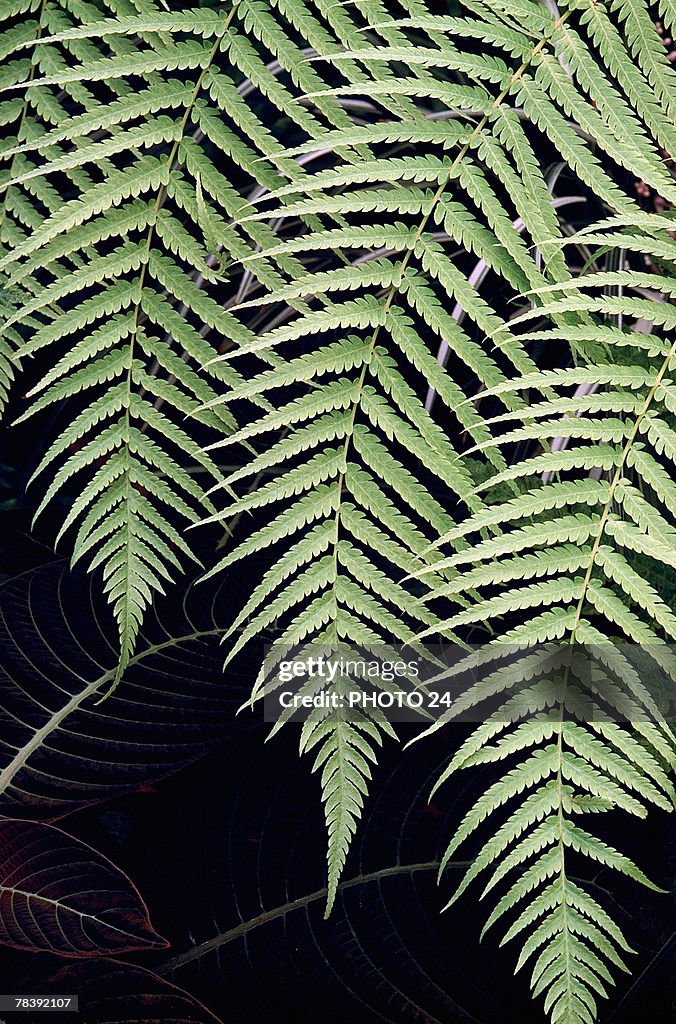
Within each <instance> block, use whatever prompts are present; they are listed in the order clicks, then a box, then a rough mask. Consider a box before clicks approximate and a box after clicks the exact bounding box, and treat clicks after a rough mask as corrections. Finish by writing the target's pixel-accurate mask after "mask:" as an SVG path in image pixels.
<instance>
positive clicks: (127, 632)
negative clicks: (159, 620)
mask: <svg viewBox="0 0 676 1024" xmlns="http://www.w3.org/2000/svg"><path fill="white" fill-rule="evenodd" d="M236 10H237V0H235V3H233V5H232V7H231V9H230V11H229V13H228V15H227V17H226V19H225V21H224V24H223V28H222V30H221V32H220V33H219V34H218V35H217V37H216V39H215V42H214V44H213V46H212V48H211V51H210V53H209V57H208V59H207V61H206V62H205V64H204V66H203V68H202V69H201V71H200V74H199V76H198V78H197V81H196V82H195V87H194V89H193V91H192V95H191V97H190V101H189V102H188V103H187V104H186V107H185V110H184V112H183V116H182V118H181V121H180V124H179V129H178V132H177V136H178V137H177V138H176V139H175V140H174V143H173V145H172V147H171V150H170V151H169V155H168V157H167V163H166V167H167V178H168V177H169V175H170V174H171V173H172V172H173V171H174V170H175V169H176V166H177V156H178V152H179V148H180V145H181V142H182V141H183V138H184V135H185V130H186V127H187V125H188V122H189V120H190V116H191V114H192V111H193V109H194V107H195V103H196V102H197V100H198V98H199V95H200V92H201V91H202V86H203V84H204V79H205V77H206V75H207V73H208V72H209V70H210V68H211V66H212V64H213V62H214V60H215V59H216V56H217V55H218V52H219V50H220V48H221V45H222V43H223V39H224V38H225V36H226V33H227V31H228V29H229V27H230V25H231V23H232V19H233V17H234V15H235V12H236ZM166 195H167V185H162V186H161V187H160V188H159V189H158V191H157V196H156V197H155V202H154V204H153V217H152V218H151V221H150V224H149V226H148V230H147V232H146V239H145V246H144V249H145V259H144V260H143V261H142V264H141V268H140V270H139V276H138V295H137V298H136V302H135V304H134V310H133V314H132V315H133V325H134V326H133V329H132V331H131V333H130V335H129V369H128V370H127V378H126V384H127V401H126V405H125V412H124V444H125V460H126V468H125V471H124V476H125V494H126V500H125V502H124V509H125V524H124V530H125V538H126V539H125V551H126V563H127V573H126V579H127V580H129V579H130V578H131V576H132V575H133V570H132V556H133V553H132V529H131V520H132V512H131V490H132V483H131V479H130V473H129V454H130V441H131V417H130V412H129V410H130V405H131V395H132V390H133V382H132V373H133V369H134V349H135V345H136V340H137V337H138V331H139V328H140V326H141V325H140V313H141V301H142V297H143V288H144V285H145V280H146V277H147V274H148V265H149V262H150V254H151V250H152V243H153V238H154V235H155V224H156V220H157V214H158V213H159V212H160V210H161V208H162V204H163V202H164V200H165V198H166ZM130 611H131V609H130V605H129V600H128V596H127V599H126V600H125V601H124V611H123V620H122V625H121V628H120V641H121V643H120V658H119V662H118V666H117V670H116V672H115V677H114V679H113V683H112V685H111V687H110V689H109V690H108V691H107V692H106V693H105V694H104V695H103V697H101V698H100V699H99V701H97V703H101V701H103V700H105V699H106V698H107V697H109V696H110V694H111V693H113V692H114V690H115V688H116V687H117V686H118V684H119V682H120V680H121V679H122V676H123V674H124V671H125V669H126V667H127V665H128V664H129V659H130V657H131V649H132V637H133V632H134V631H133V629H132V622H131V618H130Z"/></svg>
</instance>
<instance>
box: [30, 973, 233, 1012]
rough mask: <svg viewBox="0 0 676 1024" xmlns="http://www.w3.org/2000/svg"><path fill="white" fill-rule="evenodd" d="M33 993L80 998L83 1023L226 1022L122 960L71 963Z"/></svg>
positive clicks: (178, 990) (179, 992)
mask: <svg viewBox="0 0 676 1024" xmlns="http://www.w3.org/2000/svg"><path fill="white" fill-rule="evenodd" d="M31 992H35V993H36V994H44V995H50V996H58V995H76V994H77V996H78V998H79V1016H78V1017H77V1019H78V1020H83V1021H85V1022H86V1024H94V1022H96V1024H221V1022H220V1021H219V1020H218V1018H217V1017H214V1015H213V1014H212V1013H211V1012H210V1011H209V1010H207V1008H206V1007H205V1006H203V1005H202V1004H201V1003H200V1002H198V1001H197V1000H196V999H194V998H193V997H192V996H191V995H189V994H188V993H187V992H184V991H183V989H180V988H177V987H176V986H175V985H172V984H171V983H170V982H168V981H164V980H163V979H162V978H158V977H157V975H156V974H153V973H152V972H151V971H146V970H145V969H144V968H142V967H136V966H135V965H132V964H125V963H120V962H119V961H117V960H96V961H91V960H90V961H87V962H83V961H79V962H78V963H73V964H68V965H67V966H66V967H63V968H62V969H61V970H60V971H58V972H57V973H56V974H53V975H51V977H49V978H46V979H43V980H42V981H41V982H40V983H39V984H35V985H33V986H32V988H31ZM75 1019H76V1017H75V1014H73V1020H75Z"/></svg>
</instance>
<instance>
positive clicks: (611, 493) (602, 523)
mask: <svg viewBox="0 0 676 1024" xmlns="http://www.w3.org/2000/svg"><path fill="white" fill-rule="evenodd" d="M674 356H676V341H674V343H673V345H672V346H671V348H670V350H669V352H668V353H667V355H666V357H665V359H664V361H663V363H662V366H661V367H660V369H659V371H658V373H657V376H656V377H655V381H654V383H653V384H652V386H651V388H650V390H649V392H648V394H647V396H646V400H645V402H644V403H643V406H642V408H641V410H640V412H639V413H638V415H637V417H636V419H635V421H634V425H633V427H632V429H631V432H630V434H629V437H628V438H627V441H626V444H625V445H624V448H623V449H622V454H621V455H620V459H619V461H618V464H617V467H616V469H615V472H614V474H613V477H612V480H611V481H610V487H609V489H608V498H607V499H606V502H605V504H604V506H603V512H602V513H601V518H600V520H599V528H598V533H597V535H596V537H595V539H594V544H593V545H592V549H591V553H590V555H589V565H588V566H587V571H586V573H585V575H584V579H583V582H582V592H581V594H580V597H579V600H578V602H577V606H576V609H575V619H574V623H573V627H572V629H571V635H570V643H571V644H572V643H574V642H575V634H576V632H577V630H578V628H579V625H580V620H581V617H582V610H583V608H584V604H585V600H586V597H587V592H588V590H589V584H590V583H591V579H592V574H593V572H594V568H595V564H596V557H597V555H598V552H599V548H600V547H601V541H602V540H603V531H604V529H605V527H606V524H607V522H608V518H609V516H610V512H611V510H612V507H613V501H614V498H615V491H616V490H617V487H618V485H619V483H620V481H621V480H622V473H623V470H624V467H625V464H626V461H627V458H628V457H629V454H630V452H631V449H632V447H633V445H634V442H635V440H636V435H637V434H638V432H639V430H640V427H641V424H642V422H643V420H644V419H645V417H646V415H647V414H648V411H649V409H650V406H651V405H652V402H653V399H654V398H655V393H656V391H657V389H658V387H659V386H660V384H661V383H662V380H663V379H664V375H665V373H666V372H667V370H668V368H669V364H670V363H671V361H672V359H673V358H674Z"/></svg>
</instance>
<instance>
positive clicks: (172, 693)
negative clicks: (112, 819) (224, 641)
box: [0, 564, 250, 818]
mask: <svg viewBox="0 0 676 1024" xmlns="http://www.w3.org/2000/svg"><path fill="white" fill-rule="evenodd" d="M227 586H228V588H229V589H228V597H227V599H223V600H220V594H219V591H216V590H215V589H214V587H211V588H210V587H209V586H208V585H204V586H202V585H196V586H191V587H188V589H187V591H184V593H183V596H181V593H180V591H178V590H173V591H172V594H171V597H170V599H168V600H167V601H164V602H161V603H160V604H159V606H158V609H157V610H156V612H155V614H154V615H153V616H149V617H148V621H147V623H146V625H145V627H144V631H143V634H142V636H141V637H140V640H139V645H138V649H137V653H136V655H135V656H134V658H133V659H132V663H131V665H130V666H129V669H128V671H127V672H126V673H125V677H124V679H123V681H122V683H121V684H120V685H119V686H118V688H117V690H116V691H115V693H114V694H112V695H111V696H110V697H108V698H107V699H106V700H105V701H103V703H99V699H100V698H101V697H103V696H104V695H105V694H106V692H107V691H108V689H109V688H110V685H111V682H112V680H113V677H114V672H115V665H116V663H117V653H116V650H115V646H114V644H115V634H114V630H113V629H112V623H111V619H110V613H109V611H108V610H107V608H106V607H105V605H103V604H102V603H101V600H100V598H97V590H98V589H100V588H99V584H98V582H97V581H95V580H93V579H92V578H91V577H87V576H86V575H85V574H84V573H79V572H75V573H70V572H68V570H67V569H65V568H64V566H63V565H59V564H52V565H46V566H43V567H41V568H39V569H36V570H33V571H31V572H28V573H25V574H24V575H23V576H21V577H19V578H17V579H13V580H11V581H10V582H8V583H6V584H5V585H4V586H2V588H0V666H1V667H0V809H3V810H5V812H6V813H7V814H9V815H11V816H13V817H23V816H26V817H45V818H50V817H51V818H55V817H58V816H61V815H63V814H66V813H68V812H70V811H73V810H77V809H78V808H80V807H83V806H85V805H87V804H89V803H92V802H94V801H98V800H102V799H106V798H109V797H111V796H115V795H117V794H119V793H123V792H127V791H129V790H131V789H134V788H137V787H139V786H143V785H146V784H148V783H150V782H153V781H155V780H157V779H158V778H161V777H163V776H165V775H168V774H170V773H171V772H174V771H176V770H178V769H179V768H181V767H182V766H183V765H185V764H188V763H190V762H192V761H194V760H197V759H198V758H199V757H201V756H203V755H204V753H206V752H207V751H209V750H211V749H213V747H214V746H216V745H217V744H218V743H219V742H221V741H222V740H223V739H224V738H225V737H227V736H228V735H229V734H230V733H231V732H232V730H233V729H234V728H238V729H241V728H244V727H246V726H245V725H244V724H239V723H238V724H237V725H235V723H234V718H235V712H236V710H237V708H238V707H239V705H240V704H241V703H242V701H243V700H244V698H245V696H246V694H247V692H248V691H247V688H246V683H245V681H244V680H241V679H240V680H238V679H237V677H236V676H234V675H233V673H232V672H230V673H229V674H228V675H227V676H225V675H224V674H223V668H222V666H223V654H222V651H221V649H220V648H219V634H220V633H221V632H222V630H221V629H220V628H219V625H220V621H222V619H224V618H226V617H227V615H228V612H229V609H230V608H231V607H232V606H233V604H232V602H233V600H235V599H234V598H233V597H232V596H230V592H231V591H233V589H234V587H233V581H232V580H230V581H228V582H227ZM236 603H237V602H236V600H235V605H236ZM219 616H221V619H220V620H219ZM248 721H250V716H249V718H248Z"/></svg>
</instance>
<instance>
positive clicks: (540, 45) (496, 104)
mask: <svg viewBox="0 0 676 1024" xmlns="http://www.w3.org/2000/svg"><path fill="white" fill-rule="evenodd" d="M570 13H571V12H570V11H566V12H565V13H564V14H562V15H560V16H559V17H558V18H557V19H556V21H555V22H554V25H553V30H556V29H558V28H560V27H561V26H562V25H564V24H565V23H566V21H567V20H568V18H569V16H570ZM547 42H548V38H547V37H546V36H543V37H542V38H541V39H540V40H539V41H538V42H537V43H536V44H535V46H534V47H533V49H532V50H531V52H530V54H529V56H528V58H527V59H525V60H524V61H523V62H522V64H521V66H520V67H519V68H518V69H517V70H516V71H515V72H514V74H513V75H512V76H511V78H510V80H509V82H508V84H507V85H506V86H505V87H504V88H503V90H502V92H500V94H499V95H498V96H497V97H496V98H495V99H494V100H493V103H492V104H491V112H492V111H495V110H498V109H499V108H500V106H501V105H502V104H503V103H504V101H505V100H506V98H507V96H508V95H509V94H510V92H511V90H512V87H513V86H514V84H515V83H516V82H518V81H519V80H520V78H521V77H522V76H523V74H524V72H525V71H526V70H527V69H528V68H529V67H530V65H531V64H532V62H533V60H534V59H535V57H537V55H538V54H539V53H540V52H541V51H542V50H543V49H544V47H545V45H546V44H547ZM489 117H490V114H488V113H486V114H484V115H483V116H482V118H481V119H480V121H479V122H478V123H477V125H476V126H475V128H474V129H473V130H472V132H471V133H470V135H469V137H468V138H467V140H466V141H465V142H464V143H463V145H462V146H461V147H460V149H459V150H458V153H457V154H456V156H455V158H454V160H453V162H452V164H451V165H450V167H449V169H448V173H447V174H446V176H445V177H444V179H443V180H442V182H441V183H440V184H439V186H438V187H437V190H436V192H435V193H434V195H433V197H432V200H431V202H430V205H429V207H428V209H427V210H426V211H425V213H424V214H423V216H422V217H421V219H420V222H419V224H418V226H417V228H416V231H415V234H414V240H413V242H412V244H411V245H410V246H409V248H407V250H406V252H405V253H404V255H403V257H402V260H401V265H400V268H399V280H400V281H401V280H403V277H404V275H405V273H406V270H407V268H408V265H409V263H410V262H411V259H412V258H413V253H414V251H415V248H416V245H417V244H418V243H419V242H420V240H421V239H422V236H423V234H424V232H425V229H426V228H427V225H428V224H429V222H430V220H431V219H432V218H433V216H434V213H435V211H436V208H437V206H438V205H439V203H440V202H441V200H442V198H443V196H444V193H445V191H446V189H447V188H448V186H449V185H450V184H451V182H452V180H453V178H454V176H455V172H456V170H457V168H458V167H459V166H460V164H461V163H462V161H463V160H464V159H465V157H466V156H467V153H468V152H469V150H470V148H471V146H472V143H473V142H474V139H475V138H477V137H478V136H479V135H480V134H481V132H482V131H483V129H484V128H485V127H486V125H487V124H488V121H489ZM398 294H399V287H398V286H397V284H396V283H395V284H393V285H391V286H390V288H389V291H388V293H387V296H386V298H385V301H384V303H383V309H384V310H385V312H387V311H388V310H389V309H390V308H391V307H392V305H393V304H394V302H395V301H396V299H397V296H398ZM381 330H382V327H381V325H380V324H378V325H376V327H375V328H374V329H373V334H372V336H371V341H370V343H369V350H368V357H367V358H366V359H365V360H364V364H363V366H362V369H361V373H360V375H359V379H358V382H357V397H356V398H355V401H354V402H353V405H352V412H351V417H350V429H349V430H348V432H347V434H346V437H345V442H344V445H343V469H342V470H341V472H340V475H339V478H338V504H337V507H336V535H335V539H334V570H335V571H334V584H333V593H334V600H335V607H336V617H337V614H338V599H337V594H336V581H337V577H338V542H339V530H340V511H341V504H342V500H341V499H342V493H343V488H344V481H345V471H346V466H347V457H348V453H349V450H350V444H351V442H352V437H353V434H354V425H355V422H356V417H357V411H358V409H359V407H360V405H361V396H362V392H363V388H364V384H365V382H366V376H367V373H368V370H369V366H370V364H371V359H372V358H373V356H374V351H375V347H376V344H377V342H378V338H379V337H380V332H381Z"/></svg>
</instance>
